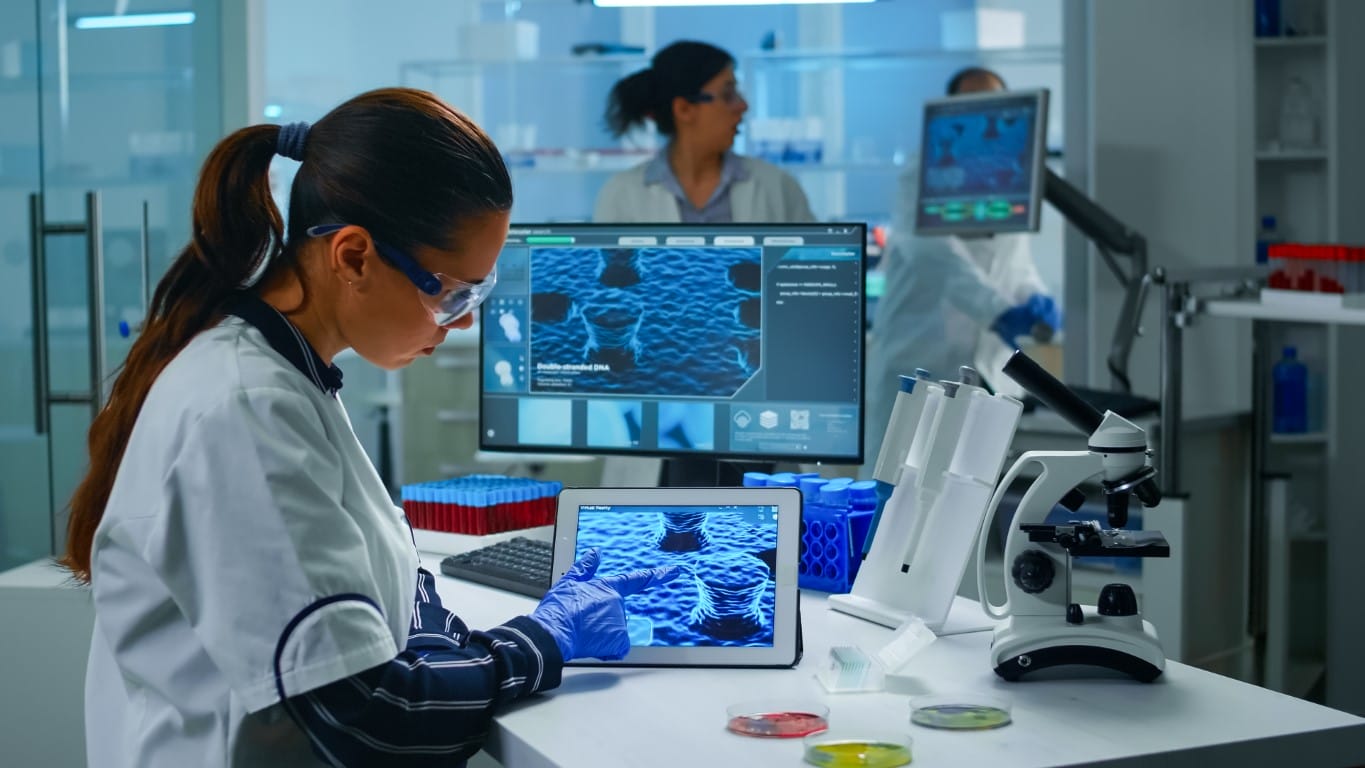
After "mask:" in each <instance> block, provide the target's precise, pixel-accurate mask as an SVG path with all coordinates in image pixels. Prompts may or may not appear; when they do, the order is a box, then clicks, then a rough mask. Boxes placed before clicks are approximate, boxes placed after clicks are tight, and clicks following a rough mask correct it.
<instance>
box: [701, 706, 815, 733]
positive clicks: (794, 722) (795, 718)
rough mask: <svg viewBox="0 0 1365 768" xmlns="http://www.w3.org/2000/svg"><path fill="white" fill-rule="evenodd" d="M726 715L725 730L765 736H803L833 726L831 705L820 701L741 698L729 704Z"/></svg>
mask: <svg viewBox="0 0 1365 768" xmlns="http://www.w3.org/2000/svg"><path fill="white" fill-rule="evenodd" d="M725 717H726V720H725V730H727V731H730V732H731V733H738V734H740V735H741V736H756V737H758V738H763V739H799V738H801V737H802V736H809V735H810V734H812V733H819V732H820V731H823V730H825V729H827V728H829V707H827V706H825V705H824V704H821V703H819V702H816V701H793V700H782V699H758V700H754V701H741V702H739V703H736V704H731V705H730V706H728V707H726V708H725Z"/></svg>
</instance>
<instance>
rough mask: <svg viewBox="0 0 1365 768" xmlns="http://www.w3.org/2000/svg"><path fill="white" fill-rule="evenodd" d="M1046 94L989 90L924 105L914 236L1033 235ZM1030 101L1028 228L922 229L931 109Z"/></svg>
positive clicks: (1043, 161) (1038, 216)
mask: <svg viewBox="0 0 1365 768" xmlns="http://www.w3.org/2000/svg"><path fill="white" fill-rule="evenodd" d="M1049 99H1050V95H1049V92H1048V90H1047V89H1046V88H1034V89H1027V90H1018V91H991V92H987V93H969V94H959V95H956V96H947V97H943V98H938V99H930V100H929V101H926V102H924V116H923V121H922V123H921V128H920V154H919V165H918V171H919V174H918V177H917V178H916V179H915V202H914V205H915V210H914V213H915V218H914V221H915V227H914V229H915V231H914V233H915V234H916V235H919V236H922V237H941V236H950V235H957V236H962V235H967V236H971V235H977V236H984V235H1010V234H1020V233H1024V232H1037V231H1038V229H1039V227H1040V225H1041V223H1042V210H1043V202H1044V200H1043V192H1044V189H1045V186H1044V179H1045V177H1046V175H1047V121H1048V102H1049ZM1023 100H1032V101H1034V102H1035V103H1036V104H1037V109H1036V110H1035V114H1034V118H1033V177H1032V179H1031V182H1030V185H1029V203H1030V205H1029V217H1028V225H1027V226H1021V227H1007V228H1003V229H992V228H990V227H989V226H975V227H965V226H961V225H960V224H952V225H949V224H939V225H933V226H926V225H924V224H922V223H921V221H920V200H921V199H922V196H923V192H924V159H925V158H926V157H927V156H928V141H929V131H928V130H927V128H928V125H929V118H930V116H931V115H932V114H933V112H934V110H936V109H942V108H944V107H954V108H957V107H961V106H963V105H970V104H973V103H979V102H991V101H1001V102H1004V101H1023Z"/></svg>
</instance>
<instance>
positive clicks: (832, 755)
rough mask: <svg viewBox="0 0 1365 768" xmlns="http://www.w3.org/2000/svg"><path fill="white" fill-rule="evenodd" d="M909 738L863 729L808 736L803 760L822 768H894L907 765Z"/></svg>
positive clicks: (826, 732) (908, 759)
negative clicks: (822, 767)
mask: <svg viewBox="0 0 1365 768" xmlns="http://www.w3.org/2000/svg"><path fill="white" fill-rule="evenodd" d="M910 745H911V739H910V737H909V736H906V735H904V734H898V733H879V732H868V731H862V730H852V729H850V730H830V731H825V732H823V733H816V734H811V735H810V736H807V737H806V739H805V741H804V742H803V746H804V747H805V760H806V762H807V763H810V764H811V765H819V766H824V767H825V768H896V766H900V765H907V764H909V762H910Z"/></svg>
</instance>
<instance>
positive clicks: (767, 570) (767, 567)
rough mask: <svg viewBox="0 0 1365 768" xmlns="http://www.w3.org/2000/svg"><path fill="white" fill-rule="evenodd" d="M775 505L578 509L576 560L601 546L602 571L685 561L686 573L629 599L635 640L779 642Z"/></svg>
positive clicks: (648, 642)
mask: <svg viewBox="0 0 1365 768" xmlns="http://www.w3.org/2000/svg"><path fill="white" fill-rule="evenodd" d="M777 516H778V508H777V506H775V505H763V504H755V505H750V506H728V505H727V506H701V505H678V506H633V505H627V504H594V505H585V506H581V507H579V508H578V541H577V542H576V544H575V552H574V557H575V559H577V558H579V557H582V556H583V554H584V553H585V552H587V551H588V550H589V549H591V548H592V547H597V548H599V549H600V550H601V555H602V564H601V566H600V567H599V568H598V571H600V572H602V573H619V572H622V571H628V570H633V569H635V568H652V567H655V566H661V565H678V566H681V567H682V569H683V572H682V574H681V575H680V576H679V577H678V578H675V579H673V580H672V581H671V582H668V583H666V584H660V585H659V586H657V587H653V588H652V589H649V590H647V591H645V592H642V593H640V594H635V595H631V596H630V597H627V598H626V628H627V630H628V631H629V632H630V644H631V645H632V646H647V645H662V646H680V645H738V646H771V645H772V644H773V603H774V599H775V597H776V594H777V590H776V586H775V581H774V578H773V567H774V564H775V558H776V550H777Z"/></svg>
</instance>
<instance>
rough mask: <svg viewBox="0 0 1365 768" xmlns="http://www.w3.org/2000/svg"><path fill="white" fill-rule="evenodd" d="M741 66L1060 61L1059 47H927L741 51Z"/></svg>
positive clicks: (822, 67) (817, 67)
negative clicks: (891, 49)
mask: <svg viewBox="0 0 1365 768" xmlns="http://www.w3.org/2000/svg"><path fill="white" fill-rule="evenodd" d="M740 58H741V64H742V65H754V66H758V67H765V68H766V67H775V68H783V69H789V70H819V71H824V70H828V69H829V68H830V66H831V65H836V66H837V65H847V66H848V67H849V68H851V69H867V68H882V67H887V66H894V65H898V64H902V63H904V62H911V63H914V62H922V61H956V60H970V61H975V62H980V63H982V64H983V65H987V66H990V65H1001V64H1026V63H1039V62H1061V60H1062V49H1061V47H1060V46H1031V47H1022V48H972V49H961V50H953V49H944V48H928V49H919V50H902V51H876V50H857V49H852V50H850V49H845V48H839V49H795V48H794V49H791V50H776V51H756V52H751V53H747V54H744V55H743V56H741V57H740Z"/></svg>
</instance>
